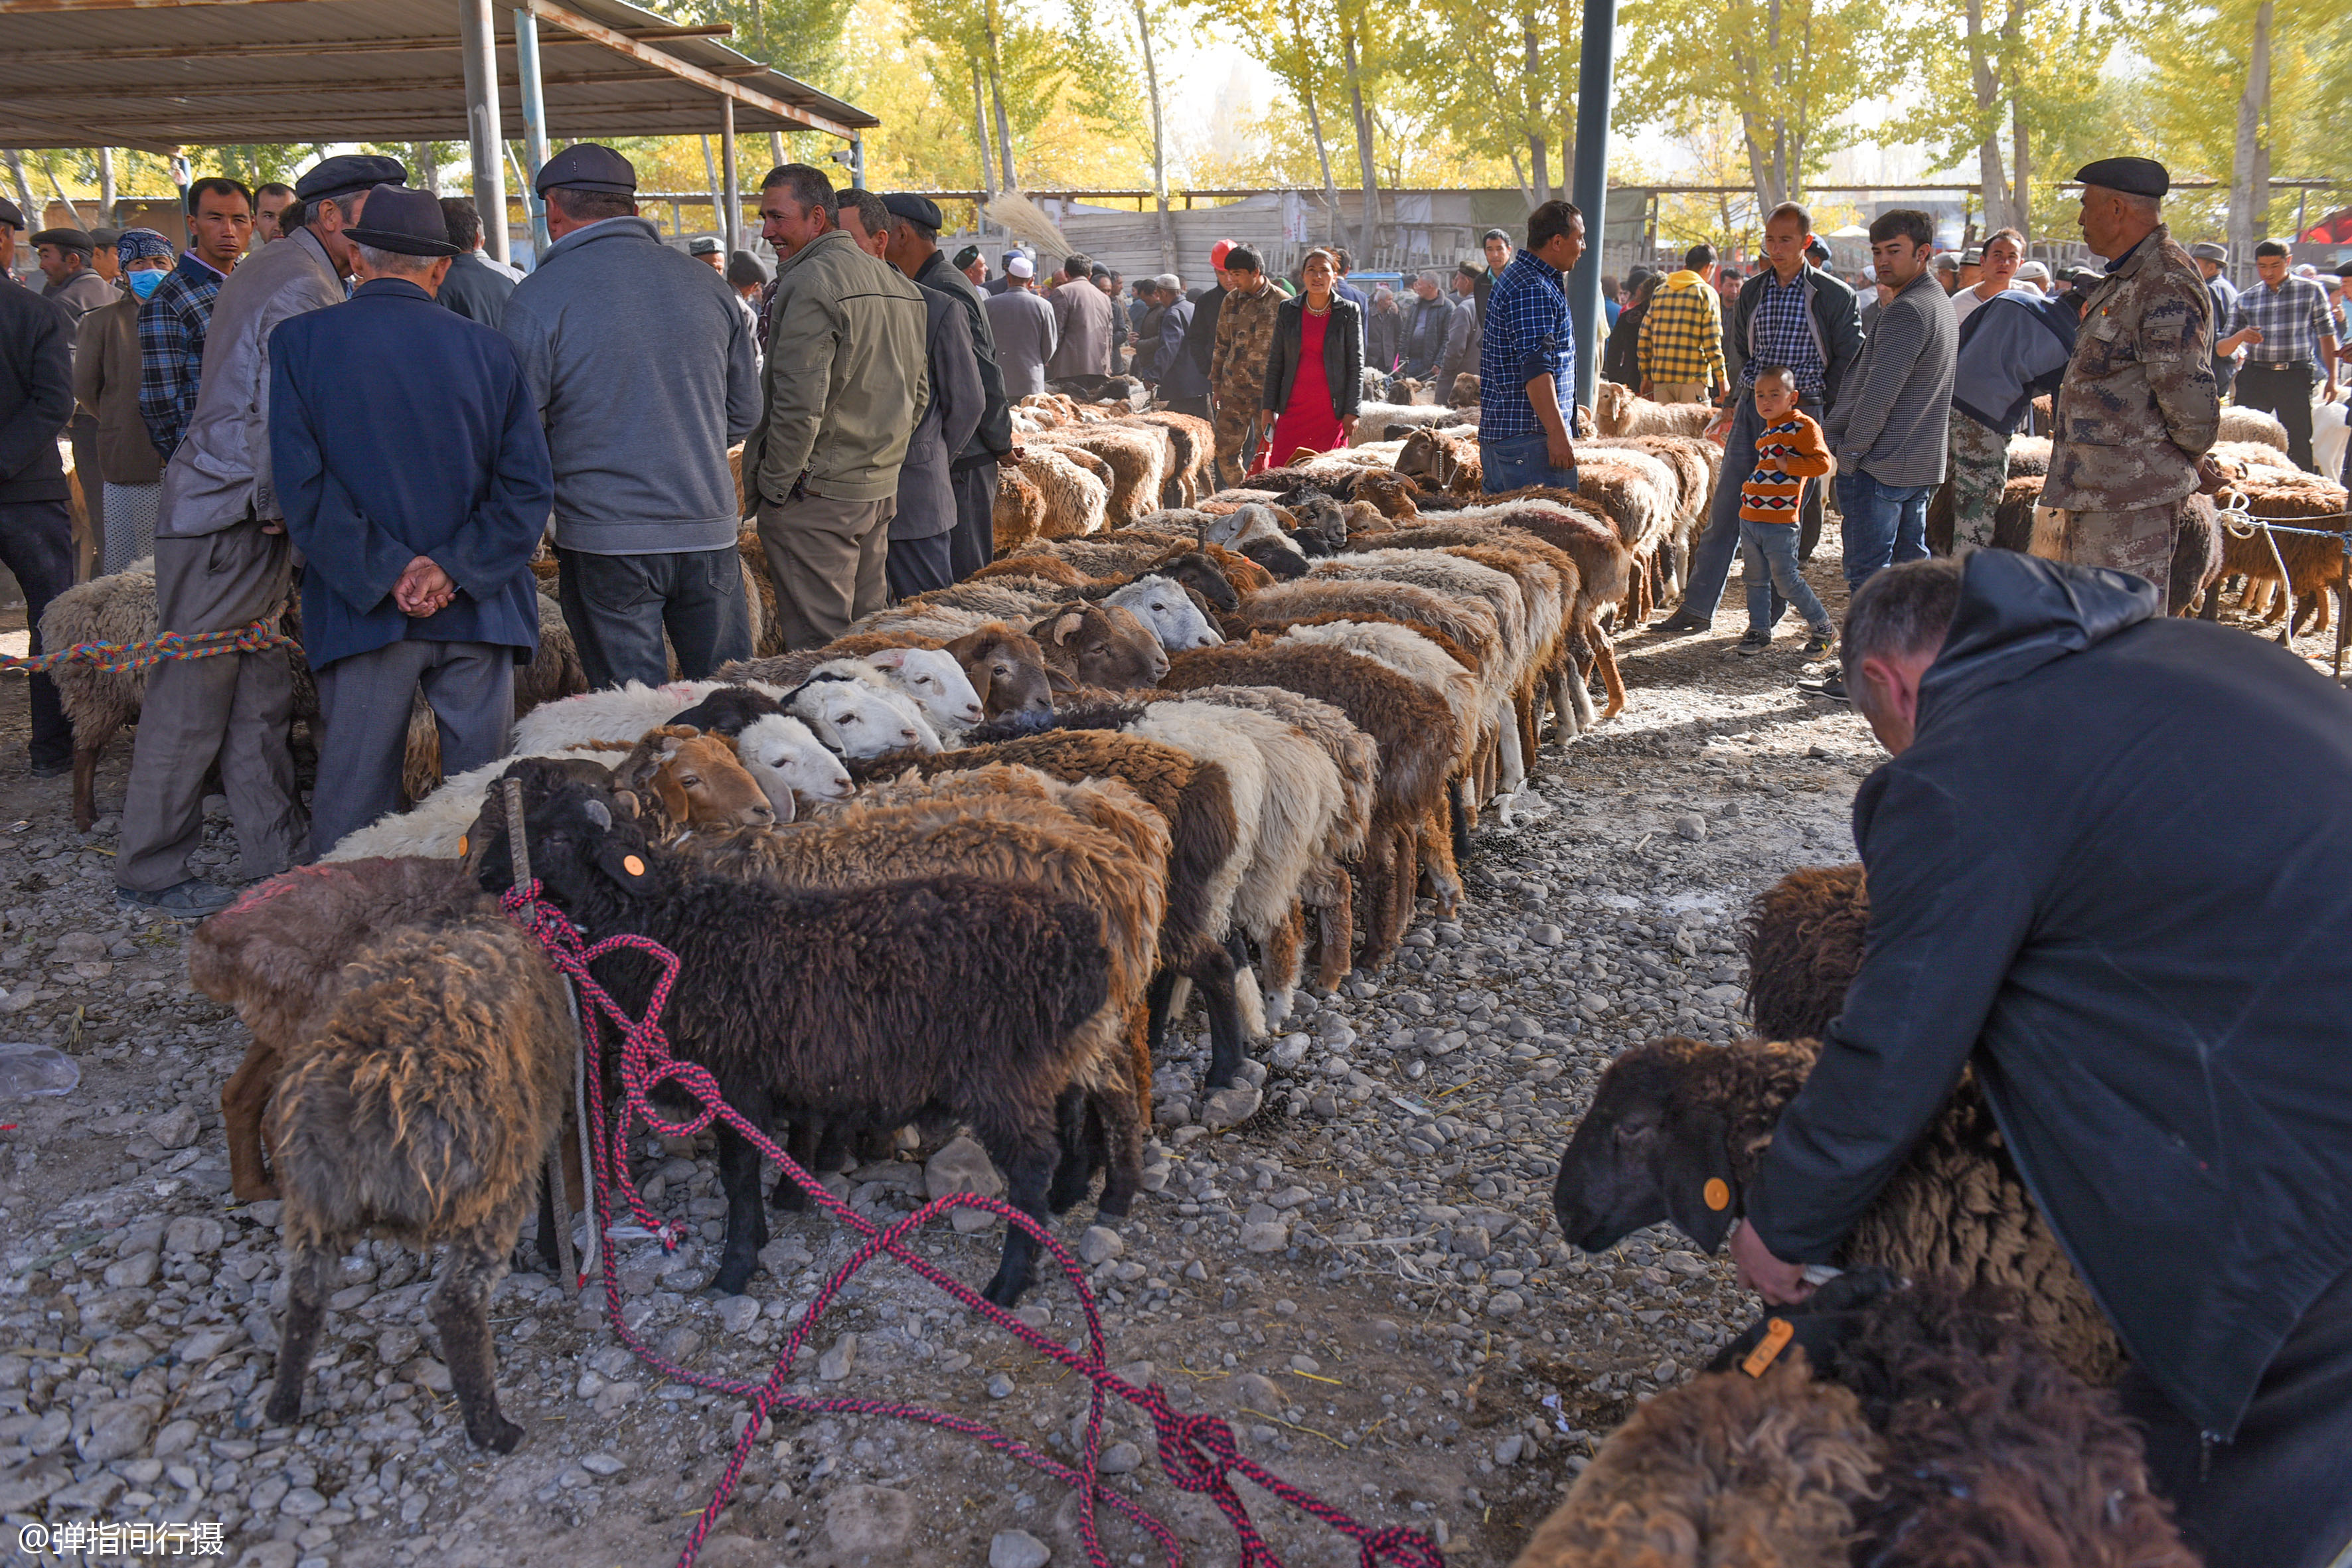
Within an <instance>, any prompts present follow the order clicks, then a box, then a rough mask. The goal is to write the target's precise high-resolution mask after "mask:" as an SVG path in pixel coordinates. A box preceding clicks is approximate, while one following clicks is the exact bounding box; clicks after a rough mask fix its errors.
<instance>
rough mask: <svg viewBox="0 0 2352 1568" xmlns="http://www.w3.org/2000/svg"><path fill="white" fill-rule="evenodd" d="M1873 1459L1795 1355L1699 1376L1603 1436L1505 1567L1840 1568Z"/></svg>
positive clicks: (1860, 1422) (1847, 1400) (1841, 1397)
mask: <svg viewBox="0 0 2352 1568" xmlns="http://www.w3.org/2000/svg"><path fill="white" fill-rule="evenodd" d="M1878 1450H1879V1445H1878V1442H1877V1440H1876V1439H1875V1438H1874V1436H1872V1434H1871V1430H1870V1426H1869V1423H1868V1422H1866V1421H1864V1419H1863V1415H1862V1408H1861V1405H1859V1403H1858V1402H1857V1401H1856V1400H1855V1399H1854V1396H1853V1394H1852V1392H1850V1391H1849V1390H1847V1389H1844V1388H1841V1387H1839V1386H1838V1385H1837V1384H1833V1383H1828V1382H1822V1381H1818V1380H1816V1379H1815V1378H1814V1377H1813V1376H1812V1374H1811V1372H1810V1371H1809V1369H1808V1368H1807V1365H1806V1362H1805V1354H1804V1352H1802V1351H1801V1350H1790V1351H1789V1352H1785V1353H1783V1354H1782V1355H1780V1357H1778V1358H1777V1359H1776V1360H1775V1361H1774V1362H1773V1363H1772V1364H1771V1365H1770V1366H1769V1368H1767V1369H1766V1371H1765V1373H1764V1374H1763V1375H1762V1376H1761V1377H1749V1376H1748V1375H1747V1374H1746V1373H1739V1372H1721V1373H1706V1374H1703V1375H1701V1376H1699V1377H1697V1378H1695V1379H1693V1380H1692V1381H1691V1382H1689V1383H1686V1384H1682V1385H1681V1386H1680V1387H1677V1388H1670V1389H1667V1390H1666V1391H1665V1392H1664V1393H1662V1394H1659V1395H1658V1396H1657V1397H1656V1398H1655V1399H1653V1400H1651V1401H1649V1402H1648V1403H1647V1404H1645V1405H1642V1406H1641V1407H1640V1408H1638V1409H1636V1410H1635V1411H1634V1412H1633V1417H1632V1419H1630V1420H1628V1421H1627V1422H1626V1423H1625V1425H1624V1426H1621V1427H1619V1428H1618V1429H1617V1430H1616V1431H1615V1432H1614V1433H1612V1434H1611V1436H1610V1438H1609V1440H1608V1441H1607V1442H1606V1443H1604V1444H1602V1445H1601V1451H1600V1452H1599V1453H1598V1454H1596V1455H1594V1456H1593V1459H1592V1463H1591V1464H1590V1465H1589V1466H1587V1467H1586V1468H1585V1469H1584V1472H1583V1473H1582V1474H1581V1475H1580V1476H1578V1477H1577V1478H1576V1480H1575V1482H1574V1484H1572V1485H1571V1486H1570V1488H1569V1489H1568V1496H1567V1497H1566V1499H1564V1500H1562V1501H1561V1503H1560V1505H1559V1508H1558V1509H1557V1510H1554V1511H1553V1512H1552V1515H1551V1517H1550V1518H1549V1519H1547V1520H1545V1521H1543V1523H1542V1524H1540V1525H1538V1527H1537V1529H1536V1532H1535V1535H1534V1536H1533V1537H1532V1538H1531V1539H1530V1540H1529V1541H1528V1544H1527V1548H1526V1550H1525V1551H1523V1552H1520V1553H1519V1555H1518V1557H1517V1559H1516V1560H1515V1562H1514V1563H1513V1568H1846V1563H1847V1549H1848V1547H1849V1545H1850V1544H1851V1543H1852V1542H1853V1538H1854V1507H1855V1504H1857V1503H1858V1502H1860V1501H1862V1500H1864V1499H1865V1498H1867V1497H1869V1496H1870V1495H1871V1492H1872V1481H1873V1479H1874V1478H1875V1476H1876V1475H1877V1473H1878V1468H1879V1459H1878Z"/></svg>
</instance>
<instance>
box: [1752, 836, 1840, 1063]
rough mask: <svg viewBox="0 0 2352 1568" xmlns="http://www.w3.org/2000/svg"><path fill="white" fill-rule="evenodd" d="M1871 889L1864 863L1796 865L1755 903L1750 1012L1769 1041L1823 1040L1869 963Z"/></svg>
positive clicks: (1757, 896)
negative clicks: (1849, 988) (1865, 959)
mask: <svg viewBox="0 0 2352 1568" xmlns="http://www.w3.org/2000/svg"><path fill="white" fill-rule="evenodd" d="M1869 929H1870V889H1869V888H1868V886H1867V885H1866V884H1865V883H1864V880H1863V874H1862V868H1861V867H1859V866H1828V867H1809V868H1806V869H1803V870H1801V871H1791V872H1790V873H1789V874H1788V875H1787V876H1785V877H1783V878H1781V879H1780V880H1779V881H1777V882H1775V883H1773V884H1772V885H1771V886H1770V887H1769V888H1767V889H1764V890H1763V891H1762V892H1760V893H1759V894H1757V895H1756V897H1755V898H1754V899H1753V900H1751V901H1750V902H1749V903H1748V921H1747V927H1746V930H1745V931H1744V933H1743V934H1744V936H1745V938H1746V943H1747V948H1748V1015H1749V1016H1751V1017H1752V1018H1754V1020H1755V1022H1756V1032H1757V1033H1758V1034H1759V1035H1762V1036H1763V1037H1765V1038H1766V1039H1769V1040H1817V1039H1820V1038H1821V1037H1822V1036H1823V1035H1825V1034H1827V1033H1828V1032H1829V1027H1830V1020H1831V1019H1832V1018H1834V1017H1836V1016H1838V1014H1839V1013H1840V1012H1841V1011H1843V1009H1844V1007H1845V992H1846V987H1847V986H1848V985H1851V984H1853V977H1854V975H1855V974H1856V973H1859V972H1860V970H1861V968H1862V950H1863V938H1864V935H1865V934H1866V933H1867V932H1868V931H1869Z"/></svg>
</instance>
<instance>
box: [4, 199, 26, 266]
mask: <svg viewBox="0 0 2352 1568" xmlns="http://www.w3.org/2000/svg"><path fill="white" fill-rule="evenodd" d="M24 232H25V215H24V214H23V213H22V212H21V211H19V210H18V209H17V206H16V203H15V202H12V201H10V200H8V198H7V197H5V196H0V283H14V282H16V273H15V271H14V270H13V268H15V267H16V237H17V236H18V235H20V234H22V233H24Z"/></svg>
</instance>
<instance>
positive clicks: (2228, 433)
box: [2213, 403, 2286, 452]
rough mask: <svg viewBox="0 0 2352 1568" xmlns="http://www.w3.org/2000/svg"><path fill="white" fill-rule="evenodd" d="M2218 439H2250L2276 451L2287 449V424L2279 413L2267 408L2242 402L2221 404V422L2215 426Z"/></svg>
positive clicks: (2214, 433) (2215, 434) (2214, 435)
mask: <svg viewBox="0 0 2352 1568" xmlns="http://www.w3.org/2000/svg"><path fill="white" fill-rule="evenodd" d="M2213 439H2214V440H2216V441H2248V442H2256V443H2259V444H2261V445H2262V446H2265V447H2271V448H2273V450H2275V451H2281V452H2284V451H2285V450H2286V426H2284V425H2282V424H2280V423H2279V417H2278V416H2277V415H2275V414H2273V413H2271V412H2270V411H2269V410H2267V409H2263V408H2249V407H2247V406H2246V405H2244V404H2242V403H2225V404H2223V405H2221V424H2220V425H2219V426H2216V427H2215V429H2214V432H2213Z"/></svg>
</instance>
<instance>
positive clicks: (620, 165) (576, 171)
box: [534, 142, 637, 196]
mask: <svg viewBox="0 0 2352 1568" xmlns="http://www.w3.org/2000/svg"><path fill="white" fill-rule="evenodd" d="M534 185H535V188H536V189H537V190H539V191H540V192H541V194H542V195H543V194H545V193H546V192H548V191H551V190H555V189H557V188H559V187H561V188H562V189H563V190H567V191H601V192H603V193H604V195H610V196H633V195H636V194H637V170H636V165H635V164H633V163H630V162H629V161H628V160H627V159H626V158H624V157H622V156H621V155H620V154H619V153H615V152H614V151H613V150H612V149H611V148H610V147H600V146H598V145H597V144H596V143H595V142H575V143H574V144H572V146H569V147H566V148H565V149H564V150H563V151H562V152H561V153H557V154H556V155H555V156H554V157H552V158H550V159H549V160H548V161H547V162H546V163H541V165H540V166H539V178H538V180H537V181H536V182H534Z"/></svg>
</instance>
